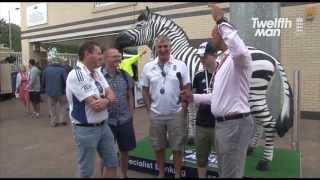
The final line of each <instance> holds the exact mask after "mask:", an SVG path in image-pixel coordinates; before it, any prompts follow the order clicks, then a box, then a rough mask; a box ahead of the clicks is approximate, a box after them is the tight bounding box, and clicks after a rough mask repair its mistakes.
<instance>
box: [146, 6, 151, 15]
mask: <svg viewBox="0 0 320 180" xmlns="http://www.w3.org/2000/svg"><path fill="white" fill-rule="evenodd" d="M146 10H147V13H148V14H149V13H150V9H149V7H148V6H146Z"/></svg>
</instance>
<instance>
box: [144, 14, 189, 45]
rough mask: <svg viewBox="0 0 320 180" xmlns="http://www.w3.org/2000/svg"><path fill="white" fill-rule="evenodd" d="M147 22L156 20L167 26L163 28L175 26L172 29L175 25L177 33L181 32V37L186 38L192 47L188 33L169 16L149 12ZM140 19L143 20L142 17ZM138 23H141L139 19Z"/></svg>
mask: <svg viewBox="0 0 320 180" xmlns="http://www.w3.org/2000/svg"><path fill="white" fill-rule="evenodd" d="M146 16H147V17H146V19H144V20H146V21H150V20H154V21H155V22H159V23H160V22H165V23H166V24H168V25H169V26H168V25H166V26H165V27H162V28H174V26H172V27H170V26H171V25H175V27H176V29H175V31H179V33H182V34H181V37H182V36H184V37H185V38H186V41H187V42H188V43H189V45H190V40H189V37H188V35H187V33H186V32H185V31H184V30H183V28H182V27H180V26H179V25H178V24H177V23H176V22H174V21H173V20H172V19H171V18H170V17H168V16H164V15H161V14H158V13H155V12H151V11H149V13H148V14H147V15H146ZM139 17H140V19H141V15H140V16H139ZM138 21H139V18H138ZM167 22H170V23H167Z"/></svg>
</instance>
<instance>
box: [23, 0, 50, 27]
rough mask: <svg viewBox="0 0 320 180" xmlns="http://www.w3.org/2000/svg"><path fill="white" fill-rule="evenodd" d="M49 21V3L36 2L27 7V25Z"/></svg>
mask: <svg viewBox="0 0 320 180" xmlns="http://www.w3.org/2000/svg"><path fill="white" fill-rule="evenodd" d="M45 23H48V11H47V3H39V4H34V5H31V6H28V7H27V26H28V27H30V26H36V25H40V24H45Z"/></svg>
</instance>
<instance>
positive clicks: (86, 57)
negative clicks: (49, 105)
mask: <svg viewBox="0 0 320 180" xmlns="http://www.w3.org/2000/svg"><path fill="white" fill-rule="evenodd" d="M79 57H80V61H78V62H77V65H76V67H75V68H74V69H73V70H71V72H70V73H69V75H68V78H67V82H66V95H67V99H68V102H69V108H70V113H69V115H70V119H71V121H72V125H73V126H72V127H73V134H74V138H75V141H76V144H77V146H78V163H79V167H80V176H81V177H92V176H93V175H94V172H95V164H96V151H98V153H99V155H100V157H101V159H102V160H103V162H104V166H105V167H107V168H105V169H106V171H105V173H104V176H106V177H116V168H117V166H118V160H117V150H116V144H115V141H114V138H113V134H112V132H111V129H110V127H109V126H108V123H107V122H106V121H107V120H108V109H107V107H108V106H109V105H110V104H111V103H113V102H114V101H115V94H114V93H113V92H112V90H111V88H110V87H109V84H108V83H107V81H106V80H105V79H104V77H103V75H102V74H101V72H100V71H98V70H97V69H96V68H97V67H98V64H99V61H100V60H101V59H102V53H101V48H100V46H99V44H97V43H95V42H92V41H88V42H85V43H84V44H82V45H81V47H80V49H79Z"/></svg>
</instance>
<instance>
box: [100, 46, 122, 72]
mask: <svg viewBox="0 0 320 180" xmlns="http://www.w3.org/2000/svg"><path fill="white" fill-rule="evenodd" d="M103 59H104V63H105V65H106V66H108V67H109V68H112V69H116V68H118V66H119V63H120V62H121V53H120V52H119V50H118V49H116V48H108V49H107V50H106V51H104V53H103Z"/></svg>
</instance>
